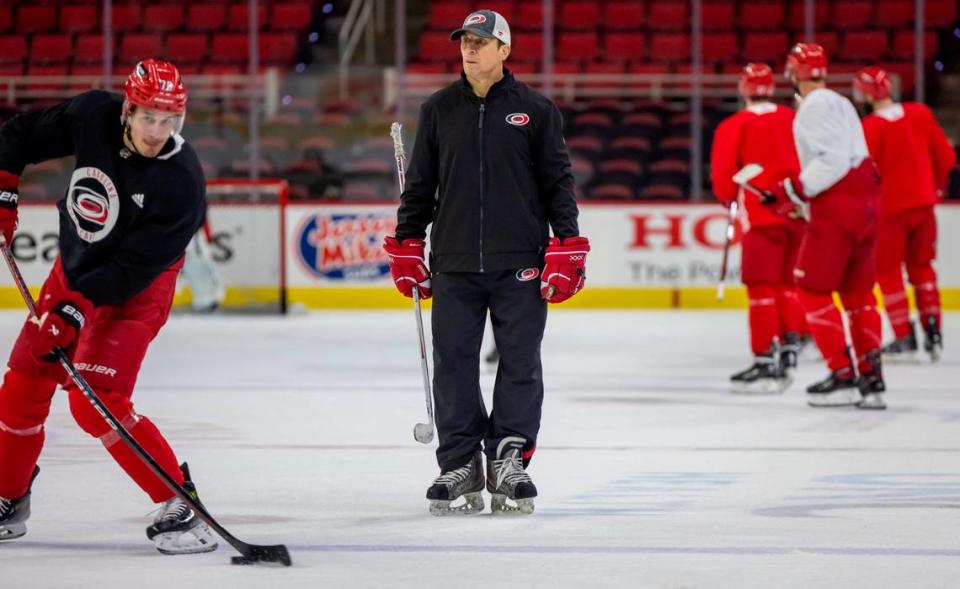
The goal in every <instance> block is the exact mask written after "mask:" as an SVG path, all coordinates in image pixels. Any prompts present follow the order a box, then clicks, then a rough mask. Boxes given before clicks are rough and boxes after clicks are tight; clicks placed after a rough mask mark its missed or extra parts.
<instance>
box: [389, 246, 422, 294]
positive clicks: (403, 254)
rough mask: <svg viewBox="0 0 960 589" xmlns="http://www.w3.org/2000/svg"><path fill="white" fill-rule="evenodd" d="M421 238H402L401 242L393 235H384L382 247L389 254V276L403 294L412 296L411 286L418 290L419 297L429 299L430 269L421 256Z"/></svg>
mask: <svg viewBox="0 0 960 589" xmlns="http://www.w3.org/2000/svg"><path fill="white" fill-rule="evenodd" d="M424 245H425V244H424V243H423V240H422V239H404V240H403V243H400V242H399V241H397V239H396V238H395V237H385V238H384V240H383V249H384V250H385V251H386V252H387V255H388V256H390V276H392V277H393V283H394V284H395V285H397V290H399V291H400V292H401V293H402V294H403V296H405V297H410V298H413V288H414V287H416V288H417V289H418V290H419V291H420V298H421V299H429V298H430V296H431V295H432V294H433V291H432V290H431V289H430V270H428V269H427V264H426V262H425V261H424V257H423V247H424Z"/></svg>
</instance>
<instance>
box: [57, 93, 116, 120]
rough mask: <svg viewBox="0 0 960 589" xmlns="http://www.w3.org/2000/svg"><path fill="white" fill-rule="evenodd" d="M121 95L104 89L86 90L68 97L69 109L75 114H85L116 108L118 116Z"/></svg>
mask: <svg viewBox="0 0 960 589" xmlns="http://www.w3.org/2000/svg"><path fill="white" fill-rule="evenodd" d="M122 105H123V97H122V96H120V95H119V94H115V93H113V92H107V91H106V90H87V91H86V92H82V93H80V94H77V95H76V96H74V97H73V98H72V99H70V107H69V109H70V110H71V111H72V112H74V113H76V114H87V113H93V112H96V111H99V110H101V109H109V108H116V109H117V114H118V116H119V112H120V108H121V107H122Z"/></svg>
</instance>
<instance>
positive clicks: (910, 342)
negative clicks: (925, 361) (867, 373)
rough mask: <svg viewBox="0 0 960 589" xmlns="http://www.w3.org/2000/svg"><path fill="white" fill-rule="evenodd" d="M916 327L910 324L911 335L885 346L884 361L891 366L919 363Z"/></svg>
mask: <svg viewBox="0 0 960 589" xmlns="http://www.w3.org/2000/svg"><path fill="white" fill-rule="evenodd" d="M915 330H916V326H915V325H914V324H913V321H911V322H910V333H908V334H907V335H905V336H903V337H900V338H897V339H895V340H893V341H892V342H890V343H889V344H887V345H885V346H883V350H882V352H883V360H884V361H885V362H890V363H891V364H911V363H914V362H917V360H918V359H917V334H916V332H915Z"/></svg>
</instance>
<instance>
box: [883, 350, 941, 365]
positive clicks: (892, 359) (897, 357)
mask: <svg viewBox="0 0 960 589" xmlns="http://www.w3.org/2000/svg"><path fill="white" fill-rule="evenodd" d="M931 355H932V354H931ZM880 359H881V360H882V361H883V362H884V363H886V364H919V363H920V355H919V354H917V352H899V353H897V354H889V353H887V354H881V355H880Z"/></svg>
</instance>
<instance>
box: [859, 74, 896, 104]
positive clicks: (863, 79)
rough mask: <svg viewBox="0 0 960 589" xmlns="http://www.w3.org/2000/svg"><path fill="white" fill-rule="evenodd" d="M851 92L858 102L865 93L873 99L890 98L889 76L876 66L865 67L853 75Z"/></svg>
mask: <svg viewBox="0 0 960 589" xmlns="http://www.w3.org/2000/svg"><path fill="white" fill-rule="evenodd" d="M853 94H854V97H855V98H856V99H857V101H859V102H863V101H864V99H865V96H867V95H870V96H871V97H873V100H883V99H884V98H890V76H889V75H887V72H886V71H884V70H882V69H880V68H878V67H875V66H871V67H865V68H863V69H862V70H860V71H859V72H857V73H856V75H855V76H853Z"/></svg>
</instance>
